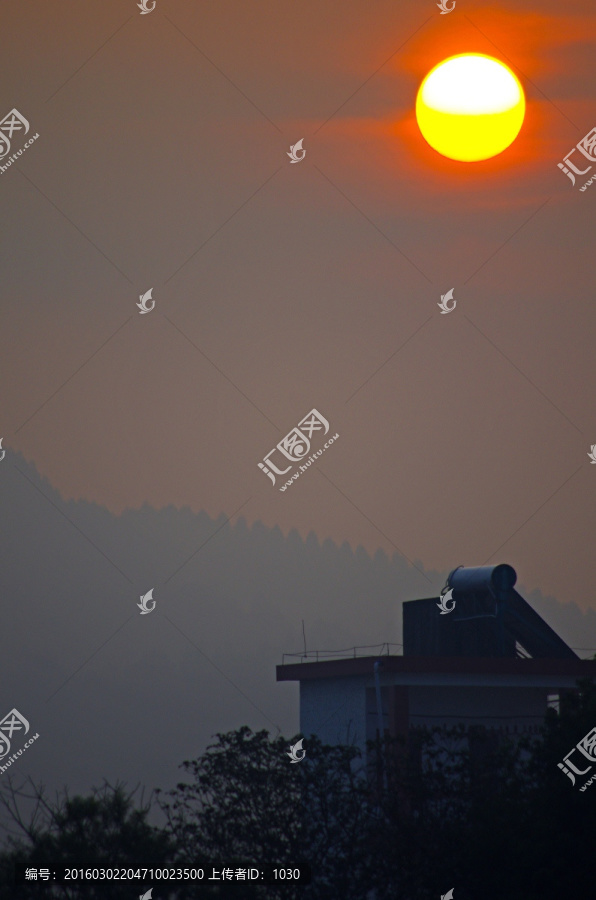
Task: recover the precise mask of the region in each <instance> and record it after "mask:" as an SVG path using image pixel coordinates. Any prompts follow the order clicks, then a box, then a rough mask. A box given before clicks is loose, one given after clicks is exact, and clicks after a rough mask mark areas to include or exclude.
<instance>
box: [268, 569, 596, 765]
mask: <svg viewBox="0 0 596 900" xmlns="http://www.w3.org/2000/svg"><path fill="white" fill-rule="evenodd" d="M516 580H517V576H516V573H515V570H514V569H513V568H512V567H511V566H509V565H498V566H483V567H480V568H464V567H463V566H460V567H459V568H457V569H454V570H453V571H452V572H451V573H450V575H449V577H448V579H447V583H446V585H445V589H444V591H445V593H444V594H442V595H441V598H439V597H431V598H427V599H422V600H411V601H406V602H405V603H404V604H403V641H404V644H403V653H402V654H398V653H393V652H392V650H393V649H394V648H395V649H397V645H391V644H382V645H378V647H373V648H366V647H361V648H357V647H354V648H352V649H351V650H350V651H338V652H337V654H336V655H334V654H333V653H329V654H325V653H323V652H320V651H318V652H316V656H315V657H314V658H313V655H309V654H303V655H301V656H300V661H299V662H296V661H292V662H286V657H284V662H283V664H282V665H281V666H278V667H277V680H278V681H298V682H299V684H300V731H301V732H302V734H304V735H305V736H308V735H310V734H316V735H317V736H318V737H319V738H320V739H321V740H322V741H323V742H324V743H328V744H342V743H350V744H355V745H357V746H359V747H360V748H361V749H362V750H363V751H364V750H365V748H366V741H367V740H373V739H375V738H376V736H377V734H378V733H379V732H388V733H389V734H390V735H391V736H394V737H395V736H398V735H402V736H404V737H407V736H408V734H409V733H410V732H411V731H412V730H413V729H416V728H417V727H420V726H426V727H431V726H434V725H456V724H463V725H465V726H467V727H469V726H471V725H484V726H485V727H486V728H488V729H494V730H496V731H498V732H501V733H506V734H509V735H515V734H523V733H527V732H532V731H537V730H538V728H539V727H540V725H541V723H542V721H543V719H544V715H545V712H546V709H547V707H548V706H549V705H550V706H552V707H555V708H558V703H559V698H560V695H561V693H562V692H564V691H573V690H576V685H577V680H578V679H579V678H583V677H594V676H596V661H595V660H582V659H579V657H578V656H577V655H576V654H575V653H574V651H573V650H572V649H571V648H570V647H569V646H568V645H567V644H566V643H565V642H564V641H563V640H562V639H561V638H560V637H559V635H557V634H556V632H555V631H553V629H552V628H551V627H550V626H549V625H548V624H547V623H546V622H545V621H544V619H542V618H541V616H539V615H538V613H537V612H536V611H535V610H534V609H533V608H532V607H531V606H530V605H529V603H527V601H526V600H524V598H523V597H522V596H521V595H520V594H518V593H517V591H516V590H515V589H514V585H515V582H516Z"/></svg>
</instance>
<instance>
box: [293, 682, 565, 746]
mask: <svg viewBox="0 0 596 900" xmlns="http://www.w3.org/2000/svg"><path fill="white" fill-rule="evenodd" d="M438 677H439V678H440V682H441V683H440V684H437V675H436V674H432V673H416V674H414V673H400V674H397V673H384V674H382V675H381V678H380V682H381V694H382V705H383V724H384V727H385V728H389V730H390V731H391V733H404V731H405V730H406V729H407V727H408V725H409V726H410V727H415V726H421V725H425V726H428V727H430V726H433V725H456V724H458V722H464V723H466V724H469V725H471V724H477V725H485V726H486V727H489V728H497V729H500V730H505V731H507V732H513V731H515V730H519V731H524V730H526V729H527V728H528V727H530V726H531V727H532V728H535V727H536V726H539V725H541V724H542V721H543V718H544V715H545V713H546V708H547V694H549V693H551V692H557V691H558V690H559V689H565V688H572V687H574V685H575V679H574V678H571V677H569V678H567V677H561V676H558V677H557V676H555V677H552V676H543V675H540V676H535V677H534V678H531V679H530V678H528V676H519V675H513V676H512V675H495V674H486V675H470V674H464V673H462V674H450V675H444V676H438ZM567 682H568V683H567ZM377 725H378V717H377V708H376V695H375V690H374V676H373V674H372V673H371V674H370V675H367V676H364V675H354V676H342V677H339V678H329V677H326V678H320V679H319V678H316V679H312V680H310V679H305V680H303V681H302V682H301V683H300V730H301V732H302V733H303V734H304V735H305V737H308V736H309V735H310V734H316V735H318V737H319V738H320V739H321V740H322V741H323V742H324V743H327V744H355V745H357V746H358V747H360V749H361V750H362V751H363V752H364V751H365V749H366V741H367V739H369V740H371V739H374V738H375V737H376V734H377Z"/></svg>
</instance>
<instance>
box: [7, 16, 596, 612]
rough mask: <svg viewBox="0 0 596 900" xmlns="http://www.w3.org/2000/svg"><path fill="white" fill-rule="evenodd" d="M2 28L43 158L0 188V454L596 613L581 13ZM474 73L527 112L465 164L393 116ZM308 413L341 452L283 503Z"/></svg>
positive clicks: (590, 75) (61, 22)
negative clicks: (508, 141) (279, 466)
mask: <svg viewBox="0 0 596 900" xmlns="http://www.w3.org/2000/svg"><path fill="white" fill-rule="evenodd" d="M2 24H3V33H4V35H5V38H6V39H5V41H4V44H3V52H2V60H1V65H2V78H1V81H0V84H1V97H2V110H1V111H2V115H4V113H5V112H9V110H10V109H12V108H13V107H16V108H17V109H18V110H19V111H20V112H22V114H23V115H24V116H26V118H27V119H28V120H29V122H30V123H31V128H32V130H33V131H34V132H39V135H40V136H39V139H38V140H37V141H36V142H35V144H34V145H33V146H32V147H30V148H29V149H28V150H27V151H26V152H25V153H23V155H22V156H21V157H19V158H18V161H17V162H16V163H14V164H13V165H12V166H11V168H10V169H9V171H7V172H6V173H4V174H3V175H1V176H0V191H1V192H2V215H3V228H2V234H3V240H2V256H3V264H2V288H3V290H2V301H1V304H2V305H1V318H0V327H1V336H0V340H1V351H0V352H1V357H0V364H1V376H2V411H1V417H0V434H1V436H2V437H3V446H4V447H5V448H9V449H13V450H17V451H19V452H20V453H22V454H23V456H24V457H25V458H26V459H28V460H30V461H32V462H33V463H35V466H36V467H37V469H38V470H39V472H40V473H41V474H42V475H44V476H45V477H47V478H48V479H49V482H50V483H51V484H52V485H53V486H54V487H55V488H56V489H57V490H58V491H59V492H60V494H61V495H62V496H63V497H64V498H66V499H69V498H75V499H79V498H82V499H86V500H90V501H94V502H96V503H98V504H100V505H103V506H105V507H107V509H108V510H110V511H111V512H115V513H118V514H119V513H122V512H123V511H124V510H126V509H129V508H131V507H133V508H135V507H139V506H141V505H142V504H144V503H148V504H150V505H152V506H153V507H155V508H156V509H159V508H161V507H164V506H167V505H168V504H173V505H175V506H179V507H182V506H185V505H187V506H190V507H191V509H192V510H194V511H199V510H205V511H206V512H207V513H209V515H211V516H214V517H215V516H218V515H220V514H222V513H223V514H224V515H225V516H232V517H233V521H235V516H234V514H235V513H236V511H237V510H240V509H241V514H242V515H243V516H244V517H245V518H246V520H247V521H248V522H249V523H252V522H255V521H262V522H264V523H265V524H266V525H268V526H274V525H278V526H279V527H280V528H281V530H282V532H283V533H284V534H287V533H288V532H289V530H290V529H291V528H296V529H297V530H298V532H299V533H300V534H301V535H303V536H306V534H307V533H308V532H309V531H311V530H312V531H314V532H315V533H316V535H317V536H318V537H319V539H320V540H324V539H325V538H327V537H330V538H331V539H333V540H334V541H335V542H336V543H337V544H341V543H342V542H343V541H347V542H348V543H349V544H350V545H351V546H353V547H356V546H357V545H358V544H362V545H363V546H364V547H365V548H366V549H367V550H368V551H369V552H371V553H374V552H375V551H376V550H377V549H378V548H382V549H383V550H385V551H386V552H387V553H388V554H392V553H393V552H394V551H395V550H399V551H400V552H402V553H403V554H404V555H405V556H406V557H407V558H408V559H409V560H418V561H421V562H423V564H424V566H425V567H426V568H427V569H431V568H432V569H435V570H437V571H444V570H448V569H451V568H453V567H454V566H456V565H458V564H462V563H463V564H466V565H480V564H483V563H485V562H487V563H488V562H494V563H497V562H500V561H507V562H509V563H511V564H512V565H514V566H515V567H516V569H517V570H518V572H519V573H520V578H523V581H524V584H526V585H529V586H531V587H536V588H539V589H541V590H542V592H543V593H545V594H553V595H555V596H556V597H557V598H558V599H559V600H560V601H562V602H569V601H574V602H577V603H578V604H579V605H580V606H581V607H582V608H584V609H587V608H589V607H592V608H596V601H595V597H594V585H595V584H596V554H595V553H594V551H593V547H594V530H595V528H596V509H595V505H594V497H595V495H596V481H595V479H596V467H594V468H593V467H592V466H591V465H590V461H589V459H588V456H587V452H588V450H589V449H590V445H591V444H593V443H596V414H595V410H594V399H593V398H594V393H595V390H596V367H595V366H594V352H593V346H594V333H595V328H596V312H595V309H594V299H593V283H594V268H595V264H594V254H593V236H594V225H593V222H594V203H595V202H596V187H594V188H592V189H588V190H587V191H586V192H585V193H580V192H579V191H578V190H577V188H576V189H573V188H572V186H571V184H570V182H569V180H568V179H567V178H566V177H565V176H564V175H563V174H562V172H561V171H560V170H559V169H558V168H557V163H558V162H559V161H561V160H562V158H563V157H564V156H565V155H566V154H567V153H568V152H569V151H570V150H571V149H572V147H573V146H574V144H575V143H576V142H577V141H578V140H579V139H580V138H581V137H582V136H583V135H584V134H586V133H587V132H588V131H590V130H591V129H592V127H593V126H594V125H596V109H595V103H594V92H595V87H596V81H595V75H596V55H595V54H594V47H593V44H594V38H595V35H596V14H595V13H594V11H593V8H592V6H591V4H589V3H588V2H570V3H566V4H564V5H563V4H561V3H559V2H558V0H557V2H555V0H552V2H541V3H519V2H516V3H515V4H513V3H509V4H504V5H501V6H498V7H497V6H494V5H492V4H483V3H469V2H464V0H458V2H457V4H456V8H455V10H454V12H453V13H451V14H449V15H445V16H441V15H440V14H439V10H438V9H437V7H436V5H435V2H434V0H428V2H422V0H416V2H404V3H400V4H396V3H394V2H388V0H379V2H377V3H375V4H374V7H371V5H370V3H365V2H346V3H343V4H342V5H341V8H340V7H338V6H337V4H334V3H326V2H321V0H316V2H314V0H307V2H301V3H299V4H296V3H294V2H287V0H276V2H260V3H258V4H245V3H238V2H221V0H218V2H217V3H215V2H211V3H210V2H201V3H200V4H199V3H189V2H182V0H180V2H176V0H167V2H166V0H157V6H156V9H155V11H154V12H153V13H151V14H150V15H146V16H142V15H140V13H139V10H138V9H137V7H136V3H135V2H134V0H130V2H128V0H127V2H124V0H102V2H101V3H100V2H97V3H93V4H80V3H70V2H52V3H51V4H48V3H45V2H44V3H42V2H31V3H27V4H22V3H17V2H6V3H4V4H3V7H2ZM467 50H469V51H479V52H483V53H488V54H491V55H494V56H496V57H498V58H500V59H503V60H505V61H507V60H509V61H510V63H511V64H512V65H513V67H514V69H515V71H516V72H517V74H518V76H519V78H520V80H521V82H522V84H523V87H524V90H525V92H526V98H527V103H528V111H527V117H526V121H525V124H524V126H523V129H522V132H521V134H520V136H519V138H518V139H517V141H516V142H515V144H514V145H513V147H512V148H510V149H509V150H507V151H505V153H503V154H502V155H501V156H500V157H498V158H496V159H494V160H492V161H487V162H484V163H474V164H462V163H457V162H453V161H449V160H447V159H444V158H441V157H439V156H438V155H437V154H436V153H435V152H434V151H433V150H431V149H430V148H429V147H428V146H427V145H426V144H425V143H424V141H423V140H422V138H421V136H420V134H419V132H418V130H417V126H416V123H415V119H414V116H413V108H414V100H415V95H416V91H417V88H418V85H419V83H420V81H421V79H422V78H423V77H424V75H425V74H426V72H427V71H428V70H429V69H430V68H431V67H432V66H433V65H434V64H436V62H438V61H440V60H441V59H442V58H444V57H447V56H449V55H452V54H454V53H459V52H464V51H467ZM301 138H303V139H304V148H305V149H306V157H305V159H304V160H303V161H302V162H301V163H300V164H298V165H293V164H291V163H290V161H289V159H288V157H287V155H286V154H287V151H288V150H289V147H290V145H291V144H294V143H295V142H296V141H298V140H299V139H301ZM15 147H16V144H15ZM586 165H587V163H586ZM586 177H589V176H586ZM149 288H152V289H153V298H154V299H155V301H156V307H155V309H154V310H153V312H152V313H151V314H149V315H140V314H139V311H138V309H137V308H136V306H135V304H136V302H137V300H138V297H139V294H141V293H144V292H145V291H147V290H148V289H149ZM451 288H453V289H454V297H455V299H456V300H457V308H456V309H455V310H454V312H453V313H451V314H450V315H446V316H443V315H441V314H440V311H439V309H438V306H437V302H438V301H439V299H440V295H441V294H442V293H445V292H446V291H447V290H449V289H451ZM75 373H76V374H75ZM313 408H316V409H318V410H319V411H320V412H321V413H322V414H323V416H325V417H326V418H327V419H328V420H329V422H330V425H331V429H332V433H336V432H337V433H339V435H340V438H339V440H338V441H337V442H336V443H335V445H334V446H333V447H330V448H329V449H328V450H327V451H326V452H325V455H324V457H322V458H320V459H319V460H318V461H317V463H316V464H315V465H313V466H312V467H311V468H310V469H309V470H308V472H307V473H305V474H304V475H303V476H301V478H300V479H299V480H298V481H297V482H296V483H294V484H293V485H292V487H291V488H289V489H288V490H287V491H286V492H284V493H280V492H279V491H278V490H276V488H274V487H273V486H272V485H271V483H270V481H269V480H268V479H267V478H266V477H265V475H264V474H263V473H262V472H261V471H260V470H259V469H258V467H257V463H258V462H259V461H260V460H262V458H263V457H264V456H265V454H266V453H268V451H270V450H271V449H272V448H273V447H274V446H275V444H277V443H278V441H280V440H281V439H282V438H283V437H284V435H286V434H287V433H288V432H289V431H290V429H292V428H293V427H294V426H295V425H297V423H298V422H299V421H300V420H301V419H302V418H303V417H304V416H305V415H306V413H308V412H309V410H311V409H313ZM319 446H320V444H317V449H318V447H319ZM2 474H3V473H2V472H1V470H0V475H2ZM8 524H9V523H5V525H6V526H8ZM429 589H430V585H429ZM421 593H422V594H424V593H425V591H421Z"/></svg>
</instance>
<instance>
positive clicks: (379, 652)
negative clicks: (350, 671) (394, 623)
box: [282, 642, 403, 666]
mask: <svg viewBox="0 0 596 900" xmlns="http://www.w3.org/2000/svg"><path fill="white" fill-rule="evenodd" d="M392 647H395V648H396V651H395V653H393V654H392V652H391V648H392ZM397 648H399V652H398V650H397ZM402 652H403V644H388V643H387V642H385V643H383V644H362V645H361V646H359V647H346V648H344V649H343V650H303V651H302V653H284V654H283V656H282V665H284V666H285V665H286V659H287V660H288V663H290V662H297V661H300V662H323V661H324V660H330V659H357V658H358V657H359V656H391V655H393V656H401V655H402Z"/></svg>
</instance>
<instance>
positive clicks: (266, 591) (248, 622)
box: [0, 452, 596, 790]
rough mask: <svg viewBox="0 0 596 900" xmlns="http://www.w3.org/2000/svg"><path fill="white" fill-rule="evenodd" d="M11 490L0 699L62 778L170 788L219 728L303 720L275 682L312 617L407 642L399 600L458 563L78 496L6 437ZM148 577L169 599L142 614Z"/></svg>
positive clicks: (429, 591)
mask: <svg viewBox="0 0 596 900" xmlns="http://www.w3.org/2000/svg"><path fill="white" fill-rule="evenodd" d="M0 498H1V503H2V523H3V527H2V540H1V542H0V554H1V569H0V571H1V575H0V578H1V592H2V594H1V596H2V617H1V619H0V622H1V633H2V638H3V640H2V679H1V686H0V706H1V714H2V715H5V714H6V713H7V712H8V711H9V710H10V709H12V708H13V707H16V708H17V709H18V710H19V711H20V712H21V713H22V714H23V715H24V716H25V717H26V718H27V719H29V721H30V723H31V727H32V728H33V729H34V731H37V732H39V734H40V739H39V740H38V741H37V742H36V745H35V747H34V749H32V750H31V751H30V754H31V755H30V756H29V757H28V756H27V754H23V756H22V757H21V758H19V762H18V774H19V775H22V776H25V775H28V774H31V775H32V776H33V777H34V778H35V779H36V780H39V779H43V780H44V781H45V782H46V783H47V784H48V785H49V786H50V787H54V786H56V787H57V786H60V785H62V784H64V783H68V784H69V785H70V786H71V788H73V789H76V790H87V789H88V788H89V787H90V786H91V785H93V784H99V783H100V782H101V780H102V778H103V777H106V778H109V779H112V780H115V779H117V778H122V779H125V780H126V781H128V782H129V783H137V782H139V781H141V782H143V783H145V784H146V785H148V786H150V787H156V786H160V787H164V788H168V787H169V786H171V785H172V784H173V783H174V781H175V780H176V778H177V777H178V773H177V768H176V767H177V765H178V764H179V763H180V762H181V761H182V760H183V759H187V758H189V757H192V756H195V755H196V754H197V753H198V752H199V751H200V750H201V749H202V748H204V746H205V745H206V744H207V743H208V742H209V740H210V738H211V736H212V735H213V734H214V733H215V732H217V731H227V730H229V729H232V728H236V727H238V726H240V725H241V724H244V723H246V724H248V725H250V726H251V727H253V728H268V729H269V730H271V731H273V732H275V730H276V728H277V727H279V728H280V729H281V731H282V732H283V733H284V734H286V735H288V736H289V735H292V734H294V733H295V732H296V731H297V730H298V727H299V723H298V702H297V701H298V688H297V686H296V685H293V684H277V683H276V681H275V666H276V664H278V663H280V662H281V659H282V653H283V652H298V653H299V652H301V650H302V648H303V636H302V619H304V622H305V630H306V641H307V647H308V649H309V650H314V649H335V648H344V647H351V646H353V645H363V644H380V643H382V642H385V641H389V642H392V643H400V642H401V602H402V601H403V600H409V599H414V598H417V597H424V596H433V595H436V594H438V592H439V590H440V589H441V587H442V585H443V583H444V581H445V577H446V575H447V572H433V571H429V570H423V571H425V574H426V577H424V576H423V575H422V574H421V573H420V572H419V571H417V570H416V568H414V567H413V566H411V565H410V564H409V563H408V562H407V561H405V560H404V559H403V558H401V557H399V556H398V555H397V554H396V555H394V556H393V558H392V559H389V558H388V557H387V556H386V555H385V554H384V553H383V552H378V553H377V554H376V555H375V556H374V558H371V557H370V556H369V555H368V554H367V553H366V552H365V551H364V550H362V548H356V549H355V550H354V549H352V548H351V547H349V546H348V545H347V544H344V545H343V546H341V547H338V546H336V545H335V544H334V543H333V542H332V541H330V540H326V541H324V542H323V543H322V544H321V543H319V541H318V539H317V537H316V536H315V535H314V534H312V533H311V534H310V535H309V536H308V537H307V538H306V540H303V539H302V538H301V537H300V536H299V535H298V533H297V532H295V531H293V532H291V533H290V534H289V535H288V536H287V537H284V535H283V534H282V533H281V531H280V530H279V529H278V528H273V529H269V528H266V527H264V526H263V525H261V524H260V523H256V524H254V525H252V526H248V525H247V523H246V522H245V521H244V520H243V519H242V518H240V519H239V520H238V521H237V523H236V524H235V525H230V524H226V517H225V516H224V515H222V516H221V517H220V518H218V519H216V520H214V519H212V518H210V517H209V516H208V515H207V514H205V513H202V512H201V513H193V512H192V511H191V510H190V509H189V508H184V509H175V508H174V507H167V508H165V509H161V510H155V509H152V508H150V507H148V506H144V507H142V508H141V509H136V510H130V511H127V512H126V513H124V514H123V515H122V516H114V515H112V514H111V513H109V512H108V511H107V510H106V509H104V508H102V507H100V506H97V505H95V504H91V503H87V502H64V501H63V500H62V499H61V497H60V495H59V494H58V493H57V492H56V491H55V490H54V489H53V488H52V486H51V485H50V484H49V483H48V482H47V480H45V479H43V478H41V477H40V476H39V474H38V473H37V471H36V469H35V467H34V466H33V465H31V464H29V463H27V462H26V461H25V460H24V459H23V457H22V456H20V455H18V454H14V453H10V452H7V454H6V457H5V459H4V460H3V461H2V463H1V464H0ZM398 514H399V513H398V512H396V515H398ZM498 561H501V560H498ZM502 561H503V562H506V561H507V560H506V559H504V560H502ZM482 562H483V560H462V559H456V560H453V567H455V566H456V565H459V564H465V565H479V564H482ZM417 565H418V566H419V568H421V569H423V566H422V563H417ZM518 577H519V581H518V585H517V589H518V590H519V592H520V593H521V594H522V595H523V596H525V597H526V599H527V600H529V601H530V602H531V603H532V605H533V606H534V608H535V609H536V610H537V611H538V612H539V613H540V614H541V615H543V616H544V618H545V619H546V620H547V621H548V623H549V624H550V625H551V626H552V627H553V628H555V630H557V631H558V632H559V634H560V635H561V636H562V637H563V638H564V639H565V640H566V641H568V643H570V644H571V646H573V647H577V648H589V647H594V648H596V613H595V612H588V613H582V612H581V611H580V610H579V608H578V607H577V606H575V605H574V604H571V605H563V604H561V603H559V602H558V601H557V600H555V599H554V598H550V597H547V598H545V597H542V596H541V595H540V593H539V592H537V591H533V590H532V589H531V588H532V586H527V585H524V583H523V571H518ZM150 589H153V597H154V599H155V600H156V602H157V606H156V608H155V611H154V612H152V613H151V614H149V615H140V611H139V609H138V608H137V606H136V604H137V603H138V602H139V598H140V595H141V594H145V593H147V591H149V590H150ZM362 623H364V624H362ZM579 655H580V656H589V655H591V654H590V653H588V652H587V651H581V652H580V653H579ZM98 735H101V739H100V740H98ZM14 773H15V775H16V774H17V767H16V766H15V769H14Z"/></svg>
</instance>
